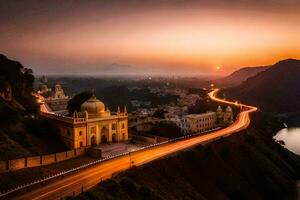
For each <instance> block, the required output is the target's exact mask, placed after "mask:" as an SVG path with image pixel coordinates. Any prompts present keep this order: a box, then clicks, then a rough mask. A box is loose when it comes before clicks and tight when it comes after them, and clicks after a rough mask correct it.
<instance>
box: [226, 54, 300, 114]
mask: <svg viewBox="0 0 300 200" xmlns="http://www.w3.org/2000/svg"><path fill="white" fill-rule="evenodd" d="M299 77H300V61H299V60H295V59H287V60H283V61H280V62H278V63H276V64H275V65H273V66H271V67H270V68H268V69H267V70H265V71H263V72H260V73H259V74H257V75H256V76H254V77H251V78H249V79H247V80H246V81H245V82H243V83H242V84H241V85H239V86H237V87H234V88H230V89H228V90H226V92H225V93H226V95H227V97H229V98H235V99H239V100H241V101H243V102H245V103H249V104H252V105H257V106H258V107H259V108H260V109H263V110H265V111H275V112H296V111H300V101H299V99H300V79H299Z"/></svg>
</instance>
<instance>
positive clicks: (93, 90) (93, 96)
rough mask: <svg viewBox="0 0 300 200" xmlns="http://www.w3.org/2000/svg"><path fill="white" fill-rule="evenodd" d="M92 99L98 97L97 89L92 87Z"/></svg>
mask: <svg viewBox="0 0 300 200" xmlns="http://www.w3.org/2000/svg"><path fill="white" fill-rule="evenodd" d="M92 99H96V95H95V89H94V88H93V89H92Z"/></svg>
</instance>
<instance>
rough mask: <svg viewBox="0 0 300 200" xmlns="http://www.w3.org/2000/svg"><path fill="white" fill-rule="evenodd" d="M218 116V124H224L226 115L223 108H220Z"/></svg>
mask: <svg viewBox="0 0 300 200" xmlns="http://www.w3.org/2000/svg"><path fill="white" fill-rule="evenodd" d="M216 114H217V123H220V124H222V123H223V119H224V113H223V110H222V108H221V106H218V109H217V112H216Z"/></svg>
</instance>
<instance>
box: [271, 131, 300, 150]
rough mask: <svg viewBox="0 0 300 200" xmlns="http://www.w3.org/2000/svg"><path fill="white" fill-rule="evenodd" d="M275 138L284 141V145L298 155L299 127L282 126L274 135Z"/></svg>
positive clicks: (299, 145)
mask: <svg viewBox="0 0 300 200" xmlns="http://www.w3.org/2000/svg"><path fill="white" fill-rule="evenodd" d="M274 139H275V140H282V141H284V147H285V148H287V149H288V150H290V151H291V152H293V153H295V154H298V155H300V128H284V129H281V130H280V131H278V133H277V134H276V135H275V136H274Z"/></svg>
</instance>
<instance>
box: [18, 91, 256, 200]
mask: <svg viewBox="0 0 300 200" xmlns="http://www.w3.org/2000/svg"><path fill="white" fill-rule="evenodd" d="M218 91H219V90H218V89H215V90H213V91H212V92H210V93H209V97H210V98H211V99H212V100H214V101H216V102H221V103H226V104H230V105H234V106H239V107H241V108H242V111H241V112H240V113H239V115H238V116H237V119H236V121H235V122H234V123H233V124H231V125H230V126H228V127H226V128H224V129H219V130H217V131H213V132H210V133H208V134H205V135H196V136H191V137H186V138H183V139H180V140H174V141H169V142H167V143H165V144H161V145H158V146H153V147H151V148H146V149H142V150H139V151H135V152H131V153H129V154H126V155H122V156H119V157H116V158H112V159H109V160H106V161H103V162H100V163H98V164H95V165H93V166H90V167H87V168H84V169H82V170H79V171H78V172H76V173H74V174H71V175H69V176H67V177H65V178H63V179H59V180H57V181H56V182H54V183H50V184H48V185H45V186H43V187H40V188H36V189H34V190H32V191H29V192H27V193H25V194H23V195H22V196H19V197H15V199H60V198H62V197H65V196H67V195H77V194H79V193H80V192H81V191H82V190H84V191H86V190H88V189H90V188H92V187H93V186H95V185H96V184H97V183H99V182H100V181H101V180H104V179H107V178H111V177H112V176H113V175H115V174H117V173H119V172H121V171H125V170H127V169H129V168H131V167H132V166H140V165H143V164H145V163H149V162H151V161H153V160H155V159H158V158H161V157H163V156H166V155H169V154H172V153H174V152H177V151H180V150H183V149H187V148H191V147H193V146H195V145H198V144H201V143H206V142H209V141H213V140H216V139H219V138H221V137H226V136H229V135H231V134H233V133H237V132H239V131H241V130H243V129H246V128H247V127H248V125H249V124H250V117H249V113H251V112H254V111H256V110H257V108H256V107H253V106H248V105H244V104H239V103H237V102H230V101H226V100H223V99H219V98H217V97H216V94H217V93H218Z"/></svg>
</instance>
